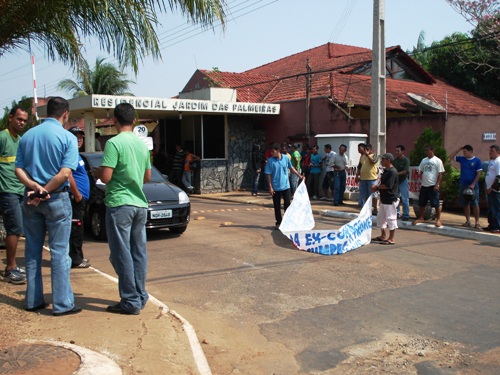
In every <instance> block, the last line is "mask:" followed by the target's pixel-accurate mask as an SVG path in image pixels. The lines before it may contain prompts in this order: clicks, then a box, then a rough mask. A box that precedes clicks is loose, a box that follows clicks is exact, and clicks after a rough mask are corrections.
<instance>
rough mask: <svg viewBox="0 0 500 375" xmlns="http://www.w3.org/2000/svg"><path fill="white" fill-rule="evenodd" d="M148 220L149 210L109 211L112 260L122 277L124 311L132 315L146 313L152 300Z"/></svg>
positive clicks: (121, 304)
mask: <svg viewBox="0 0 500 375" xmlns="http://www.w3.org/2000/svg"><path fill="white" fill-rule="evenodd" d="M146 219H147V209H146V208H141V207H135V206H118V207H106V232H107V234H108V242H109V250H110V256H109V260H110V262H111V265H112V266H113V268H114V270H115V272H116V274H117V275H118V290H119V292H120V299H121V300H120V307H121V308H122V309H123V310H126V311H129V312H132V311H136V309H142V308H143V307H144V306H145V305H146V302H147V300H148V298H149V295H148V293H147V292H146V274H147V270H148V254H147V249H146Z"/></svg>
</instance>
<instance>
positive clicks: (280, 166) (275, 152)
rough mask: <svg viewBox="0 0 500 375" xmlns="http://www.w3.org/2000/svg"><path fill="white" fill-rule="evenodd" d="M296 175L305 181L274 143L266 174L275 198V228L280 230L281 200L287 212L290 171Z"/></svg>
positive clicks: (270, 192)
mask: <svg viewBox="0 0 500 375" xmlns="http://www.w3.org/2000/svg"><path fill="white" fill-rule="evenodd" d="M289 170H290V172H291V173H293V174H295V175H296V176H298V177H299V178H301V179H304V177H302V176H301V175H300V173H299V172H297V170H296V169H295V168H294V167H293V166H292V162H291V161H290V158H288V157H286V156H284V155H282V154H281V152H280V145H279V144H277V143H274V144H273V145H272V146H271V157H270V158H269V159H267V163H266V169H265V171H264V173H265V174H266V177H267V183H268V185H269V194H271V196H272V197H273V206H274V217H275V218H276V225H275V228H276V229H279V227H280V225H281V220H282V216H281V198H283V206H284V209H285V211H286V209H287V208H288V206H290V180H289V179H288V171H289Z"/></svg>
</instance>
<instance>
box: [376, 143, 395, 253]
mask: <svg viewBox="0 0 500 375" xmlns="http://www.w3.org/2000/svg"><path fill="white" fill-rule="evenodd" d="M393 161H394V156H393V155H392V154H391V153H386V154H384V155H382V159H381V162H382V167H384V172H383V173H382V177H381V178H380V183H379V184H378V185H373V186H372V187H371V188H370V189H371V191H372V192H375V191H378V192H379V193H380V210H379V212H378V215H377V227H379V228H380V230H381V233H380V236H379V237H377V238H375V240H376V241H380V242H381V243H382V244H384V245H394V244H395V242H394V235H395V234H396V229H397V228H398V212H397V207H398V205H399V194H398V171H397V170H396V168H394V166H393V165H392V162H393ZM385 228H389V237H387V233H386V230H385Z"/></svg>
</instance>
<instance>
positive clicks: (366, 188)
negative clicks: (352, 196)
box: [359, 180, 377, 206]
mask: <svg viewBox="0 0 500 375" xmlns="http://www.w3.org/2000/svg"><path fill="white" fill-rule="evenodd" d="M376 183H377V180H361V181H359V196H360V199H361V200H362V202H363V204H362V206H364V205H365V203H366V201H367V200H368V198H370V195H372V193H373V192H372V191H371V187H372V186H373V185H375V184H376Z"/></svg>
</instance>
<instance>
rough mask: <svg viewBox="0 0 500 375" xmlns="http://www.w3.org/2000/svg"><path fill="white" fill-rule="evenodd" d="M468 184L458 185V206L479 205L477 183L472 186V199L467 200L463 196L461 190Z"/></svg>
mask: <svg viewBox="0 0 500 375" xmlns="http://www.w3.org/2000/svg"><path fill="white" fill-rule="evenodd" d="M468 187H469V185H458V204H459V205H460V206H462V207H463V206H468V205H471V206H474V207H475V206H479V184H476V186H475V187H474V198H472V200H470V201H468V200H467V199H465V198H464V195H463V194H462V192H463V191H464V189H466V188H468Z"/></svg>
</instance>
